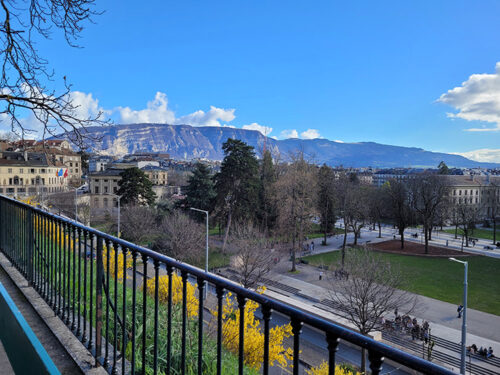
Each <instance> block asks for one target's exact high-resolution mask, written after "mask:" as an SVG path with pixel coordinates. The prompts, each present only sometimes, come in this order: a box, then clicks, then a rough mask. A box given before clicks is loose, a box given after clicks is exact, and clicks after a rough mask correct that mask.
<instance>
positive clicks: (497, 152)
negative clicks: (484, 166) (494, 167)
mask: <svg viewBox="0 0 500 375" xmlns="http://www.w3.org/2000/svg"><path fill="white" fill-rule="evenodd" d="M454 154H457V155H462V156H464V157H466V158H467V159H471V160H475V161H482V162H486V163H500V149H490V148H481V149H479V150H473V151H467V152H454Z"/></svg>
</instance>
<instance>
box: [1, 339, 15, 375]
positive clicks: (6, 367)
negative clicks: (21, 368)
mask: <svg viewBox="0 0 500 375" xmlns="http://www.w3.org/2000/svg"><path fill="white" fill-rule="evenodd" d="M0 369H2V374H4V375H11V374H15V373H14V370H13V369H12V366H11V365H10V362H9V358H8V357H7V353H5V349H4V347H3V344H2V342H1V341H0Z"/></svg>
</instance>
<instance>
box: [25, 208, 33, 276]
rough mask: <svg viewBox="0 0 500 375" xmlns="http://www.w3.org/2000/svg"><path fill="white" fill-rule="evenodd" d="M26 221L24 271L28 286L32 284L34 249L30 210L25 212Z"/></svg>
mask: <svg viewBox="0 0 500 375" xmlns="http://www.w3.org/2000/svg"><path fill="white" fill-rule="evenodd" d="M26 221H27V223H26V224H27V225H26V229H27V232H28V233H26V239H27V242H28V246H27V248H26V253H27V259H26V260H27V262H26V263H27V264H26V266H27V268H28V269H27V270H26V274H27V275H28V282H29V283H30V285H32V284H33V248H34V244H33V241H34V236H33V215H32V213H31V210H30V209H28V210H26Z"/></svg>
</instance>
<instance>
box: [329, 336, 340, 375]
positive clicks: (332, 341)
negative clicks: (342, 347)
mask: <svg viewBox="0 0 500 375" xmlns="http://www.w3.org/2000/svg"><path fill="white" fill-rule="evenodd" d="M326 342H327V343H328V375H335V365H336V364H335V353H336V352H337V350H338V346H339V342H340V339H339V338H338V337H337V336H335V335H333V334H331V333H330V332H327V333H326Z"/></svg>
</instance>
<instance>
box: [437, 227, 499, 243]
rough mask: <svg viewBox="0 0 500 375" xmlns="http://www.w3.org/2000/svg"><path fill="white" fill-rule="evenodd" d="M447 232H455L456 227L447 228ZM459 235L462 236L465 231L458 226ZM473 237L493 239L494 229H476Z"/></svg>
mask: <svg viewBox="0 0 500 375" xmlns="http://www.w3.org/2000/svg"><path fill="white" fill-rule="evenodd" d="M444 231H445V232H446V233H451V234H455V229H445V230H444ZM457 233H458V235H459V236H461V235H462V233H463V231H462V230H461V229H460V228H458V231H457ZM471 237H477V238H484V239H485V240H492V241H493V230H488V229H474V232H473V233H472V234H471ZM498 240H500V233H499V231H497V241H498Z"/></svg>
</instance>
